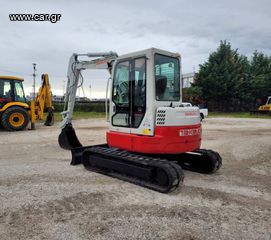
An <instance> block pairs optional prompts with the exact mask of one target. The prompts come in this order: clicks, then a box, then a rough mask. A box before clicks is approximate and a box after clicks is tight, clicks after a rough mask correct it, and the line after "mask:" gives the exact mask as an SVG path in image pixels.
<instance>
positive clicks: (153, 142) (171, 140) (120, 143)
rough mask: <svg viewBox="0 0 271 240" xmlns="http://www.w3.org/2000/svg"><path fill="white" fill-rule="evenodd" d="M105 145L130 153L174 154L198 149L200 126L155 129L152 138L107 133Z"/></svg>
mask: <svg viewBox="0 0 271 240" xmlns="http://www.w3.org/2000/svg"><path fill="white" fill-rule="evenodd" d="M107 144H108V145H109V146H110V147H116V148H120V149H124V150H127V151H131V152H139V153H152V154H155V153H157V154H175V153H183V152H190V151H194V150H196V149H199V148H200V144H201V124H198V125H193V126H182V127H176V126H159V127H155V135H154V136H144V135H135V134H129V133H120V132H113V131H108V132H107Z"/></svg>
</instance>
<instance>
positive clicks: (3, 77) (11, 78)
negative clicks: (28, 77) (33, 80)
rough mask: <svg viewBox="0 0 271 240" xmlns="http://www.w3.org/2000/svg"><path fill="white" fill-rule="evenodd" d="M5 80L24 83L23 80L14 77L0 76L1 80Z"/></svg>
mask: <svg viewBox="0 0 271 240" xmlns="http://www.w3.org/2000/svg"><path fill="white" fill-rule="evenodd" d="M1 79H5V80H17V81H23V80H24V79H23V78H20V77H14V76H0V80H1Z"/></svg>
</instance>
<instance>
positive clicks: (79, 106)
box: [54, 102, 105, 113]
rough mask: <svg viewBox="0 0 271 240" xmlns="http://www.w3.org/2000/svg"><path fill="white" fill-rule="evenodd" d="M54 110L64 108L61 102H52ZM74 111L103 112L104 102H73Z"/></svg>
mask: <svg viewBox="0 0 271 240" xmlns="http://www.w3.org/2000/svg"><path fill="white" fill-rule="evenodd" d="M54 108H55V112H62V111H63V108H64V104H63V103H54ZM74 111H75V112H97V113H104V112H105V103H102V102H90V103H75V105H74Z"/></svg>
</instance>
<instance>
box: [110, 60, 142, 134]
mask: <svg viewBox="0 0 271 240" xmlns="http://www.w3.org/2000/svg"><path fill="white" fill-rule="evenodd" d="M112 89H113V91H112V102H113V107H112V118H111V124H112V126H113V127H114V130H115V131H119V132H126V133H133V132H134V130H135V129H137V128H139V126H140V123H141V121H142V119H143V118H144V115H145V112H146V58H145V57H140V58H133V59H128V60H123V61H119V62H118V63H116V67H115V72H114V76H113V88H112Z"/></svg>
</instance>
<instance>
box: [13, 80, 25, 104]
mask: <svg viewBox="0 0 271 240" xmlns="http://www.w3.org/2000/svg"><path fill="white" fill-rule="evenodd" d="M14 93H15V101H17V102H26V100H25V96H24V89H23V84H22V82H15V85H14Z"/></svg>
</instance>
